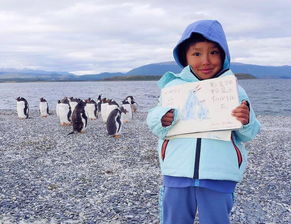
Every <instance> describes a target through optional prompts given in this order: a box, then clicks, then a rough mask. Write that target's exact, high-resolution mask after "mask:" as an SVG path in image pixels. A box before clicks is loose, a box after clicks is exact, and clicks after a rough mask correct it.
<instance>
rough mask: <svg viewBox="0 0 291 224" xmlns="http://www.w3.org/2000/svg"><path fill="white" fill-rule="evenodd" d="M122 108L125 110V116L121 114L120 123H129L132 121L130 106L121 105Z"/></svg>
mask: <svg viewBox="0 0 291 224" xmlns="http://www.w3.org/2000/svg"><path fill="white" fill-rule="evenodd" d="M122 106H123V108H124V109H125V110H126V113H125V114H123V113H122V116H121V118H122V121H123V122H129V121H130V120H132V110H131V105H130V104H123V105H122Z"/></svg>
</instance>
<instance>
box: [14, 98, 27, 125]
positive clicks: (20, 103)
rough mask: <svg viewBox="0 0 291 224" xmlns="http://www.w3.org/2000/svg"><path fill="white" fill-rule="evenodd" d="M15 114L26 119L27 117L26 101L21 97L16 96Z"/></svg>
mask: <svg viewBox="0 0 291 224" xmlns="http://www.w3.org/2000/svg"><path fill="white" fill-rule="evenodd" d="M16 101H17V102H16V108H17V115H18V117H19V118H20V119H27V118H28V117H29V106H28V102H27V100H26V99H25V98H23V97H20V96H19V97H17V99H16Z"/></svg>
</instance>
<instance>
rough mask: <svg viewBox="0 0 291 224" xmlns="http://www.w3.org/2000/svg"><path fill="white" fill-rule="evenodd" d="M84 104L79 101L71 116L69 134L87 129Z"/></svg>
mask: <svg viewBox="0 0 291 224" xmlns="http://www.w3.org/2000/svg"><path fill="white" fill-rule="evenodd" d="M85 106H86V103H85V102H84V101H83V100H81V101H80V102H79V103H78V104H77V105H76V107H75V109H74V112H73V115H72V124H73V131H72V132H71V133H69V134H73V133H75V132H82V133H83V132H85V129H86V128H87V120H88V118H87V115H86V112H85Z"/></svg>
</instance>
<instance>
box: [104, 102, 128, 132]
mask: <svg viewBox="0 0 291 224" xmlns="http://www.w3.org/2000/svg"><path fill="white" fill-rule="evenodd" d="M124 113H125V110H124V108H122V107H121V108H116V109H114V110H112V111H111V112H110V114H109V116H108V119H107V122H106V128H107V133H108V135H110V136H112V137H114V138H120V137H121V129H122V116H123V115H122V114H124Z"/></svg>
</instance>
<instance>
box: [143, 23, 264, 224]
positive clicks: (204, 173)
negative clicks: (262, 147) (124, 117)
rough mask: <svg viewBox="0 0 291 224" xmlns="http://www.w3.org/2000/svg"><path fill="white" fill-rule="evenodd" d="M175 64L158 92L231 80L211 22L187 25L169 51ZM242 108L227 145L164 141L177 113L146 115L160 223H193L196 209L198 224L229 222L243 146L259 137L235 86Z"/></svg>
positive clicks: (221, 37) (221, 40)
mask: <svg viewBox="0 0 291 224" xmlns="http://www.w3.org/2000/svg"><path fill="white" fill-rule="evenodd" d="M173 55H174V58H175V61H176V62H177V63H178V65H180V66H181V67H183V70H182V71H181V73H179V74H174V73H171V72H167V73H166V74H164V76H163V77H162V78H161V79H160V80H159V82H158V85H159V87H160V88H164V87H168V86H174V85H179V84H183V83H188V82H199V81H200V80H205V79H212V78H216V77H221V76H226V75H233V73H232V72H231V71H230V70H229V66H230V55H229V50H228V46H227V42H226V38H225V34H224V31H223V29H222V26H221V25H220V23H219V22H218V21H215V20H201V21H197V22H195V23H192V24H190V25H189V26H188V27H187V28H186V30H185V31H184V33H183V34H182V38H181V40H180V41H179V42H178V44H177V46H176V47H175V48H174V50H173ZM239 99H240V102H241V104H240V105H239V106H238V107H236V108H234V110H233V112H232V115H233V116H235V117H236V118H237V119H238V120H239V121H240V122H241V123H242V127H241V128H240V129H238V130H233V131H232V134H231V139H229V141H222V140H215V139H208V138H190V137H185V138H172V139H170V140H169V139H166V135H167V132H168V130H169V129H170V128H171V127H172V126H173V125H175V123H176V122H177V114H178V111H177V110H175V109H173V108H170V107H162V106H160V105H158V106H156V107H155V108H153V109H151V110H150V111H149V113H148V117H147V124H148V126H149V128H150V129H151V130H152V132H153V133H154V134H155V135H157V136H158V137H159V143H158V154H159V160H160V166H161V170H162V174H163V188H162V189H161V195H160V199H161V203H160V205H161V208H160V209H161V223H163V224H188V223H189V224H193V222H194V219H195V215H196V211H197V209H198V213H199V222H200V224H212V223H216V224H217V223H221V224H227V223H229V214H230V211H231V208H232V206H233V192H234V189H235V186H236V184H237V183H238V182H240V181H241V180H242V176H243V172H244V170H245V168H246V162H247V161H246V160H247V152H246V150H245V147H244V144H243V142H246V141H250V140H252V139H253V138H254V137H255V136H256V134H257V133H258V132H259V129H260V123H259V122H258V121H257V119H256V117H255V114H254V111H253V109H252V106H251V103H250V101H249V99H248V96H247V94H246V93H245V91H244V89H243V88H241V87H240V86H239Z"/></svg>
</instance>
